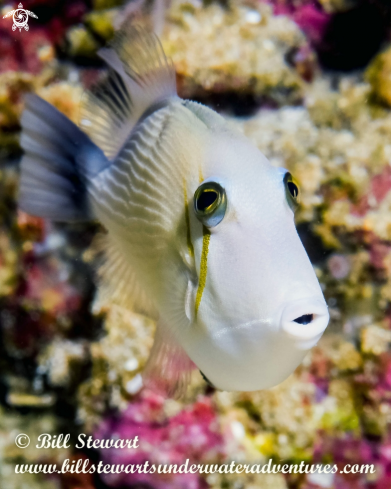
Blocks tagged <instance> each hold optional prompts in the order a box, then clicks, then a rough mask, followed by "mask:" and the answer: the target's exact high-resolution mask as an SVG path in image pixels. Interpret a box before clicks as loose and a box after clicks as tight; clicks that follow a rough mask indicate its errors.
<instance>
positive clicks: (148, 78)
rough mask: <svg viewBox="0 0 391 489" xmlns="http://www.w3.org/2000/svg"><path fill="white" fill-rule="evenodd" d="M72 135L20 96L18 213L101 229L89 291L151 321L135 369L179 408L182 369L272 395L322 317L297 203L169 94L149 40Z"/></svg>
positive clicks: (222, 131)
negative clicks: (95, 285)
mask: <svg viewBox="0 0 391 489" xmlns="http://www.w3.org/2000/svg"><path fill="white" fill-rule="evenodd" d="M101 56H102V58H103V59H104V60H105V61H106V62H107V64H108V66H109V72H108V74H107V76H106V77H105V78H104V79H103V81H101V82H99V83H98V84H97V86H96V88H95V89H94V90H93V91H92V92H90V93H89V95H88V96H87V99H86V100H85V101H84V104H83V108H82V119H81V129H83V131H82V130H81V129H80V128H78V127H76V126H75V125H73V124H72V123H71V122H70V121H69V120H67V119H66V118H65V117H64V116H63V115H61V114H60V113H58V112H57V111H56V109H54V108H53V107H52V106H50V105H49V104H47V103H46V102H44V101H43V100H41V99H39V98H38V97H35V96H32V97H30V98H29V99H28V100H27V105H26V109H25V112H24V115H23V117H22V129H23V132H22V139H21V141H22V146H23V148H24V150H25V156H24V157H23V160H22V172H21V187H20V206H21V207H22V208H23V209H24V210H26V211H27V212H30V213H32V214H37V215H40V216H42V217H47V218H50V219H54V220H63V221H64V220H78V219H79V220H80V219H81V220H83V219H90V218H96V219H98V220H99V221H100V222H101V223H102V224H103V226H104V227H105V228H106V229H107V231H108V234H107V244H106V250H107V262H106V264H105V265H104V267H103V271H102V274H103V281H102V287H103V288H104V289H105V290H106V291H107V293H109V294H111V295H112V297H114V298H116V299H117V300H119V301H122V302H123V303H124V304H126V305H127V307H131V308H133V309H135V310H139V311H142V312H144V313H146V314H149V315H151V316H155V317H156V318H158V326H157V332H156V337H155V342H154V346H153V349H152V352H151V356H150V360H149V362H148V365H147V369H146V378H147V379H149V381H150V382H151V383H154V384H155V385H158V386H160V387H164V389H165V391H166V392H167V393H169V394H175V393H180V392H182V391H183V389H184V388H185V386H186V383H187V381H188V376H189V372H190V371H191V369H192V367H193V365H194V364H195V365H196V366H197V367H198V368H199V369H200V371H201V372H202V374H203V376H204V377H205V378H206V379H207V380H208V382H209V383H211V384H212V385H213V386H215V387H216V388H219V389H223V390H237V391H250V390H257V389H263V388H269V387H271V386H273V385H276V384H278V383H279V382H281V381H282V380H284V379H285V378H286V377H287V376H288V375H289V374H290V373H291V372H292V371H293V370H294V369H295V368H296V367H297V365H298V364H299V363H300V362H301V361H302V359H303V357H304V355H305V354H306V352H307V351H308V350H309V349H310V348H311V347H312V346H314V345H315V344H316V343H317V341H318V340H319V338H320V337H321V335H322V333H323V331H324V329H325V328H326V326H327V323H328V311H327V306H326V304H325V301H324V298H323V294H322V291H321V288H320V286H319V283H318V280H317V278H316V275H315V273H314V270H313V268H312V265H311V263H310V261H309V259H308V256H307V254H306V252H305V250H304V248H303V246H302V243H301V241H300V239H299V237H298V235H297V232H296V229H295V225H294V214H293V210H292V209H293V208H294V206H295V204H296V201H297V199H298V188H297V186H296V184H295V183H294V182H293V180H292V178H291V176H290V174H289V173H288V172H287V171H286V170H284V169H281V168H275V167H273V166H271V164H270V163H269V162H268V160H267V159H266V158H265V156H264V155H263V154H262V153H261V152H260V151H259V150H258V149H257V148H256V147H255V146H253V145H252V144H251V143H250V142H249V141H248V140H247V139H246V138H245V137H244V136H243V135H241V134H239V133H237V132H236V131H235V130H234V129H233V128H232V127H231V126H230V125H229V123H228V122H227V121H226V120H225V119H224V118H223V117H221V116H220V115H219V114H217V113H215V112H214V111H212V110H211V109H209V108H207V107H205V106H203V105H201V104H198V103H196V102H192V101H186V100H182V99H180V98H179V97H178V96H177V94H176V87H175V72H174V70H173V67H172V66H171V65H170V63H169V62H168V61H167V60H166V58H165V56H164V53H163V51H162V49H161V46H160V44H159V42H158V40H157V39H156V38H155V37H154V36H152V35H150V34H148V33H146V32H145V31H143V30H140V29H139V28H133V27H126V28H125V30H123V31H121V32H120V33H119V34H118V35H117V37H116V38H115V40H114V42H113V46H112V48H111V49H105V50H103V51H102V52H101Z"/></svg>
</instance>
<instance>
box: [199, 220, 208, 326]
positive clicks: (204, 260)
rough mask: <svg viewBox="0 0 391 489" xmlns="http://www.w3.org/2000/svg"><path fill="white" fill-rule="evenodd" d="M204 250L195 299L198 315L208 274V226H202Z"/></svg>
mask: <svg viewBox="0 0 391 489" xmlns="http://www.w3.org/2000/svg"><path fill="white" fill-rule="evenodd" d="M202 234H203V238H202V252H201V263H200V278H199V281H198V289H197V295H196V300H195V316H196V317H197V314H198V309H199V307H200V304H201V299H202V294H203V293H204V289H205V284H206V276H207V274H208V253H209V243H210V231H209V229H208V228H207V227H206V226H203V227H202Z"/></svg>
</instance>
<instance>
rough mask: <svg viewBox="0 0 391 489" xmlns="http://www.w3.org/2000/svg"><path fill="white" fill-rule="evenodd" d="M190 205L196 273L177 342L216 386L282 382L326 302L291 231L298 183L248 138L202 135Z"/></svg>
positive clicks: (313, 339) (323, 320) (320, 325)
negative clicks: (188, 319) (186, 322)
mask: <svg viewBox="0 0 391 489" xmlns="http://www.w3.org/2000/svg"><path fill="white" fill-rule="evenodd" d="M200 174H202V178H201V179H200V180H201V181H200V182H198V183H196V184H195V185H196V188H195V190H194V197H193V202H190V204H191V205H190V206H189V207H191V216H190V218H191V232H192V236H193V244H194V255H195V263H196V268H197V274H198V282H197V284H196V285H197V286H196V287H195V288H194V292H193V295H192V300H191V301H190V307H191V308H192V311H193V316H192V326H191V327H190V328H189V329H188V331H187V333H186V334H187V336H186V338H185V339H184V344H185V345H184V346H185V349H186V351H187V353H188V355H189V356H190V358H191V359H192V360H193V362H194V363H195V364H196V365H197V367H198V368H199V369H200V371H201V373H202V375H203V376H204V377H205V378H206V379H207V380H208V381H209V382H210V383H211V384H212V385H213V386H215V387H216V388H219V389H222V390H228V391H233V390H235V391H251V390H258V389H264V388H269V387H272V386H274V385H277V384H278V383H280V382H282V381H283V380H284V379H285V378H287V377H288V376H289V375H290V374H291V373H292V372H293V371H294V369H295V368H296V367H297V366H298V365H299V364H300V362H301V361H302V360H303V357H304V356H305V354H306V353H307V351H308V350H309V349H310V348H312V347H313V346H314V345H315V344H316V343H317V342H318V340H319V339H320V337H321V336H322V334H323V332H324V330H325V328H326V326H327V324H328V321H329V314H328V309H327V306H326V303H325V300H324V297H323V293H322V290H321V287H320V285H319V282H318V280H317V277H316V274H315V272H314V269H313V267H312V264H311V262H310V260H309V258H308V255H307V253H306V251H305V249H304V247H303V244H302V242H301V240H300V238H299V236H298V233H297V231H296V227H295V223H294V207H295V205H296V204H297V201H298V196H299V194H298V192H299V190H298V187H297V185H296V183H295V182H294V180H293V178H292V177H291V175H290V173H288V172H287V170H285V169H282V168H276V167H273V166H272V165H271V164H270V163H269V161H268V160H267V159H266V157H265V156H264V155H263V154H262V153H261V152H260V151H259V150H258V149H257V148H256V147H255V146H253V145H252V144H251V143H250V141H248V140H247V139H245V138H244V137H242V136H241V135H233V134H231V133H230V132H221V133H217V134H216V133H214V134H212V135H211V137H210V140H209V142H208V144H207V150H206V151H205V156H204V161H203V164H202V171H200Z"/></svg>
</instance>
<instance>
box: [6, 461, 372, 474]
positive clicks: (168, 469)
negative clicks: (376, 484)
mask: <svg viewBox="0 0 391 489" xmlns="http://www.w3.org/2000/svg"><path fill="white" fill-rule="evenodd" d="M337 472H339V473H341V474H374V473H375V466H374V464H365V465H364V464H362V465H359V464H354V465H350V464H347V465H344V466H343V467H340V468H339V467H338V466H337V465H336V464H334V465H323V464H306V463H304V461H302V462H301V463H300V464H273V463H272V460H269V462H268V463H267V464H264V465H260V464H237V463H236V462H234V461H233V462H231V463H229V464H220V465H219V464H190V460H189V459H186V461H185V463H183V464H181V465H178V464H159V465H156V464H150V463H149V462H148V461H146V462H144V463H143V464H129V465H124V464H104V463H103V462H99V464H93V463H91V462H90V460H86V459H79V460H72V461H70V460H69V459H66V460H64V462H63V463H62V465H61V466H59V465H57V464H18V465H16V467H15V473H16V474H26V473H29V474H39V473H42V474H56V473H57V474H65V473H71V474H94V473H98V474H122V473H126V474H154V473H157V474H188V473H190V474H196V473H200V474H216V473H219V474H242V473H245V474H278V473H282V474H335V473H337Z"/></svg>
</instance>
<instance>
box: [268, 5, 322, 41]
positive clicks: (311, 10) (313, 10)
mask: <svg viewBox="0 0 391 489" xmlns="http://www.w3.org/2000/svg"><path fill="white" fill-rule="evenodd" d="M268 3H271V4H272V5H273V7H274V13H275V15H287V16H288V17H290V18H291V19H292V20H294V21H295V22H296V24H297V25H298V26H299V27H300V28H301V29H302V30H303V31H304V33H305V34H306V36H307V37H308V39H309V40H310V41H311V42H312V43H313V44H318V43H319V42H320V41H321V40H322V38H323V35H324V33H325V31H326V27H327V25H328V23H329V21H330V19H331V16H330V15H329V14H327V13H326V12H324V11H323V10H321V9H320V7H317V6H316V5H314V2H312V1H311V0H301V1H298V2H297V1H290V0H271V1H269V2H268Z"/></svg>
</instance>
